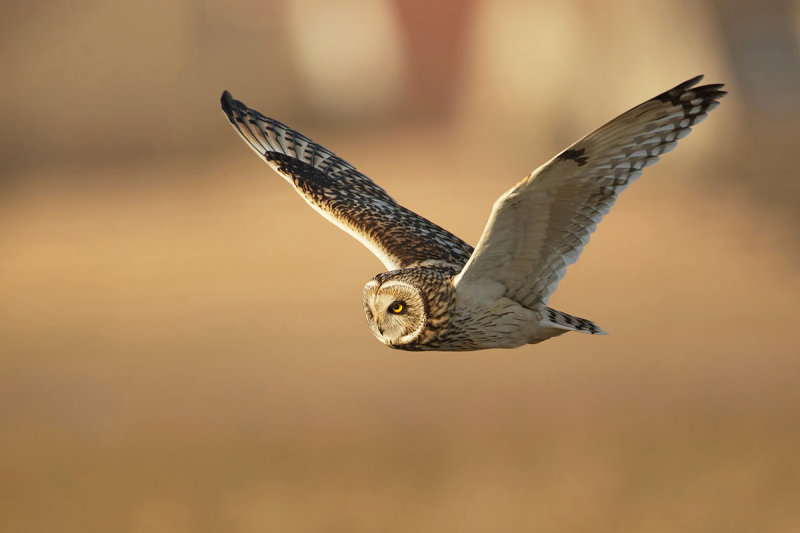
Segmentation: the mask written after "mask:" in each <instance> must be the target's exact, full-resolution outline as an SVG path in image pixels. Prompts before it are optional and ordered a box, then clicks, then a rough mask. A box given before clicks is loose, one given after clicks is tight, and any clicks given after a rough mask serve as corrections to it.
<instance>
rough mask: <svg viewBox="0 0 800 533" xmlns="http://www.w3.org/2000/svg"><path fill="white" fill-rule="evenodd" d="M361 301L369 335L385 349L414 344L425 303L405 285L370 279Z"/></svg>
mask: <svg viewBox="0 0 800 533" xmlns="http://www.w3.org/2000/svg"><path fill="white" fill-rule="evenodd" d="M363 301H364V312H365V313H366V315H367V322H368V323H369V326H370V328H371V329H372V333H373V334H374V335H375V336H376V337H377V338H378V340H380V341H381V342H382V343H384V344H386V345H388V346H391V347H394V348H397V347H402V346H405V345H408V344H411V343H414V342H415V341H417V339H418V338H419V336H420V335H421V334H422V332H423V331H424V330H425V326H426V324H427V321H428V312H427V299H426V298H425V296H424V294H423V293H422V292H421V291H420V290H419V289H418V288H416V287H414V286H413V285H411V284H410V283H408V282H407V281H403V280H398V279H390V280H388V281H385V282H384V283H381V282H380V281H379V280H377V279H373V280H371V281H370V282H369V283H367V285H366V286H365V287H364V298H363Z"/></svg>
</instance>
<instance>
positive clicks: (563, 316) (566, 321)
mask: <svg viewBox="0 0 800 533" xmlns="http://www.w3.org/2000/svg"><path fill="white" fill-rule="evenodd" d="M544 311H545V312H544V313H543V315H544V316H543V320H542V325H543V326H544V327H551V328H553V329H558V330H564V331H565V332H566V331H579V332H581V333H588V334H590V335H608V333H606V332H605V331H603V330H602V329H600V328H599V327H598V326H597V324H595V323H594V322H592V321H591V320H586V319H585V318H578V317H577V316H572V315H568V314H567V313H564V312H563V311H556V310H555V309H551V308H549V307H546V308H545V310H544Z"/></svg>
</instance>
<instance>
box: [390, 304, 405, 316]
mask: <svg viewBox="0 0 800 533" xmlns="http://www.w3.org/2000/svg"><path fill="white" fill-rule="evenodd" d="M405 310H406V303H405V302H392V305H390V306H389V312H390V313H394V314H396V315H399V314H400V313H402V312H403V311H405Z"/></svg>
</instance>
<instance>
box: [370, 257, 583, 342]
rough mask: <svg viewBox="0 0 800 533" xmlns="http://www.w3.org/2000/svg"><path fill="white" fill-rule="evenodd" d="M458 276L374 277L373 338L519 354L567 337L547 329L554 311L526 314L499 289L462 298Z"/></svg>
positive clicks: (440, 269)
mask: <svg viewBox="0 0 800 533" xmlns="http://www.w3.org/2000/svg"><path fill="white" fill-rule="evenodd" d="M459 271H460V268H458V267H455V266H437V267H414V268H406V269H401V270H396V271H390V272H384V273H381V274H378V275H377V276H375V277H374V278H373V279H372V280H370V281H369V282H368V283H367V284H366V286H365V287H364V293H363V298H362V301H363V304H364V312H365V315H366V317H367V323H368V324H369V326H370V327H371V328H372V332H373V334H374V335H375V336H376V337H377V338H378V340H380V341H381V342H383V343H384V344H386V345H387V346H389V347H391V348H397V349H402V350H411V351H422V350H440V351H468V350H482V349H486V348H516V347H518V346H522V345H524V344H532V343H537V342H541V341H543V340H545V339H549V338H550V337H553V336H556V335H560V334H562V333H565V332H566V331H568V330H567V329H564V328H563V327H553V325H552V324H550V325H548V324H549V322H548V320H547V319H546V317H547V316H548V313H547V311H546V310H549V308H546V307H545V308H544V309H538V310H537V309H530V308H527V307H525V306H524V305H522V304H520V303H519V302H516V301H514V300H512V299H511V298H508V297H507V296H506V295H505V287H503V286H502V285H501V284H499V283H490V284H487V286H486V287H484V288H483V290H481V291H476V292H461V293H459V291H457V290H456V287H455V283H454V282H455V278H456V275H457V273H458V272H459ZM393 306H399V307H394V308H393ZM550 311H551V313H558V314H559V315H564V316H569V315H565V314H564V313H560V312H558V311H555V310H550ZM575 320H576V324H577V321H578V320H582V319H575ZM584 322H586V323H587V324H591V323H590V322H588V321H584Z"/></svg>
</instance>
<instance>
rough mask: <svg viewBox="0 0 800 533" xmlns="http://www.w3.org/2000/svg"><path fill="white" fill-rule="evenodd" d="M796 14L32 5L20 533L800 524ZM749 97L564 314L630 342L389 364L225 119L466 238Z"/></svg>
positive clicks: (25, 20) (25, 132)
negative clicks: (634, 114) (285, 128)
mask: <svg viewBox="0 0 800 533" xmlns="http://www.w3.org/2000/svg"><path fill="white" fill-rule="evenodd" d="M799 36H800V4H798V2H790V1H782V2H780V1H775V2H771V3H770V2H766V3H765V2H755V1H752V2H747V1H741V2H725V1H723V0H719V1H698V0H681V1H675V2H670V3H665V2H660V3H657V4H656V3H652V4H647V3H642V2H637V1H633V0H612V1H606V2H592V1H588V0H572V1H565V2H559V3H545V2H538V3H537V2H528V1H509V2H491V1H485V0H484V1H477V0H475V1H464V2H456V1H452V0H451V1H439V2H426V1H422V0H413V1H394V2H393V1H378V0H375V1H371V0H346V1H341V2H331V1H328V0H320V1H311V0H304V1H297V2H289V1H284V2H262V1H247V0H237V1H234V2H221V1H220V2H217V1H213V0H206V1H204V2H190V1H188V0H186V1H175V2H161V1H156V0H142V1H140V2H128V3H119V2H101V1H81V2H68V3H65V2H54V1H38V2H34V1H30V2H24V3H23V2H18V3H17V5H16V6H13V7H12V6H5V7H4V8H3V16H2V18H1V19H0V43H2V47H1V48H0V65H1V66H2V73H0V74H1V76H0V80H1V81H2V83H0V94H2V98H0V117H2V119H1V120H2V126H3V127H2V128H0V161H2V163H0V164H2V167H0V170H1V171H2V181H1V182H0V351H2V357H1V358H0V365H1V366H0V401H1V402H2V404H1V405H2V407H0V529H2V531H3V532H6V531H8V532H28V531H36V532H39V531H41V532H87V531H103V532H128V531H130V532H162V531H163V532H173V533H181V532H189V531H191V532H220V531H225V532H242V533H245V532H265V531H277V532H284V531H303V532H305V531H325V532H334V531H336V532H339V531H341V532H349V531H368V532H372V531H381V532H384V531H385V532H389V531H397V532H407V531H420V532H423V531H424V532H442V531H458V532H490V531H510V532H515V531H533V530H538V531H559V532H562V531H565V532H584V531H585V532H622V531H637V532H639V531H642V532H645V531H646V532H675V531H680V532H683V533H685V532H703V533H708V532H730V531H738V532H743V531H744V532H754V533H755V532H759V533H761V532H787V533H788V532H793V531H800V507H799V506H798V501H800V388H798V376H800V359H798V353H800V350H798V347H797V345H798V340H797V339H798V333H800V331H799V330H800V327H799V326H798V318H800V306H798V302H797V297H798V291H799V290H800V276H798V260H800V254H799V253H798V250H799V247H798V239H797V232H798V229H800V216H798V199H799V198H800V195H799V194H798V171H797V168H798V164H797V156H798V153H800V134H798V131H800V128H798V125H800V59H799V58H800V48H799V47H798V43H800V37H799ZM698 73H705V74H706V75H707V78H706V81H708V82H719V81H722V82H726V83H727V84H728V89H729V90H730V95H729V96H728V97H727V98H726V99H725V100H724V102H723V105H722V106H721V107H720V108H719V109H718V110H717V111H715V112H714V113H713V114H712V115H711V117H710V119H709V120H708V121H707V122H705V123H703V124H702V125H700V126H699V127H698V128H697V130H696V132H695V133H694V134H692V135H691V136H690V137H689V138H688V139H687V140H686V141H684V142H683V143H682V145H681V146H680V147H679V148H678V149H677V150H676V152H675V153H674V154H670V155H668V156H667V157H666V158H665V160H664V161H663V162H661V163H659V164H658V165H657V166H655V167H654V168H652V169H650V170H648V171H647V172H646V173H645V176H644V178H643V179H642V180H640V181H639V182H637V183H636V184H635V185H634V186H633V187H631V188H630V189H629V190H628V191H627V192H626V193H625V194H624V195H623V197H622V199H621V201H620V202H619V203H618V205H617V206H616V207H615V209H614V210H612V213H611V215H610V216H609V217H608V218H607V220H605V221H604V222H603V224H602V225H601V227H600V231H599V232H598V234H596V235H595V237H594V239H593V241H592V244H591V245H590V246H589V247H588V248H587V249H586V251H585V253H584V255H583V256H582V258H581V260H580V262H579V263H578V264H576V265H575V266H573V267H572V268H571V269H570V271H569V273H568V276H567V278H566V280H565V281H564V282H563V283H562V284H561V287H560V290H559V292H558V293H557V294H556V296H555V297H554V299H553V301H552V304H553V305H554V306H555V307H557V308H559V309H563V310H565V311H568V312H572V313H575V314H578V315H580V316H586V317H589V318H592V319H594V320H596V321H597V322H598V323H599V324H600V325H601V326H602V327H604V328H606V329H607V330H609V331H610V332H611V333H612V334H611V335H610V336H608V337H589V336H585V335H578V334H570V335H565V336H563V337H560V338H558V339H555V340H552V341H549V342H546V343H544V344H541V345H537V346H528V347H524V348H520V349H517V350H512V351H486V352H477V353H464V354H450V353H421V354H420V353H416V354H415V353H403V352H395V351H391V350H389V349H387V348H384V347H383V346H381V345H380V344H379V343H378V342H377V341H376V340H375V339H374V338H373V337H372V335H371V334H370V332H369V330H368V328H367V326H366V324H365V319H364V317H363V312H362V309H361V302H360V298H361V288H362V286H363V284H364V283H365V282H366V281H367V280H368V279H369V278H370V277H372V276H373V275H374V274H375V273H376V272H378V271H379V270H380V269H381V265H380V263H379V262H378V261H377V260H376V259H375V258H373V257H372V256H371V255H370V254H369V252H368V251H366V250H365V249H363V248H362V247H361V246H360V245H359V244H358V243H357V242H355V241H354V240H352V239H350V238H349V237H348V236H347V235H345V234H344V233H342V232H340V231H339V230H338V229H336V228H335V227H333V226H332V225H330V224H328V223H327V222H325V221H324V220H322V219H321V218H320V217H319V216H318V215H317V214H316V213H314V212H313V211H312V210H311V209H309V208H308V207H307V206H306V205H305V204H304V202H303V201H302V200H301V199H300V198H299V197H297V195H296V194H295V193H294V192H293V191H292V190H291V188H290V187H289V186H288V185H287V184H286V183H285V182H284V181H283V180H281V179H280V178H279V177H278V176H277V175H276V174H274V173H273V172H272V171H271V170H269V169H268V167H267V166H266V165H264V164H263V163H261V162H260V161H259V160H258V159H257V158H256V157H255V156H254V155H253V154H252V153H251V152H250V150H248V149H247V148H246V147H245V145H244V144H243V143H242V142H241V141H240V140H239V138H238V137H237V136H236V135H235V134H234V132H233V131H232V130H231V128H230V126H229V125H228V124H227V121H226V119H225V118H224V116H223V114H222V112H221V111H220V109H219V95H220V93H221V92H222V90H223V89H225V88H227V89H229V90H231V92H232V93H233V94H234V96H236V97H237V98H240V99H242V100H243V101H245V102H246V103H248V104H249V105H251V106H253V107H255V108H257V109H259V110H261V111H263V112H264V113H266V114H269V115H273V116H275V117H277V118H279V119H280V120H282V121H285V122H287V123H288V124H290V125H292V126H294V127H296V128H297V129H299V130H300V131H303V132H305V133H307V134H308V135H310V136H311V137H312V138H314V139H316V140H318V141H319V142H321V143H323V144H324V145H326V146H328V147H329V148H331V149H333V150H334V151H336V152H337V153H338V154H340V155H341V156H343V157H345V158H347V159H348V160H350V161H352V162H353V163H355V164H356V165H358V167H359V168H360V169H361V170H363V171H364V172H365V173H367V174H368V175H371V176H373V177H374V178H376V180H377V181H378V182H379V183H380V184H381V185H383V186H384V187H386V188H387V189H388V190H389V191H390V192H391V193H392V194H393V195H394V196H395V197H396V198H397V199H398V200H400V201H401V202H403V203H405V204H406V205H408V206H409V207H411V208H412V209H414V210H416V211H418V212H420V213H422V214H423V215H426V216H428V217H429V218H432V219H433V220H434V221H436V222H438V223H440V224H442V225H443V226H445V227H447V228H448V229H450V230H452V231H454V232H456V233H458V234H459V235H461V236H462V237H464V238H465V239H466V240H468V241H470V242H472V243H475V242H476V241H477V239H478V237H479V235H480V232H481V229H482V227H483V224H484V222H485V220H486V217H487V216H488V214H489V210H490V208H491V205H492V203H493V202H494V200H495V198H496V197H497V196H498V195H499V194H500V193H501V192H503V191H504V190H505V189H507V188H508V187H510V186H511V185H512V184H513V183H515V182H516V181H517V180H518V179H520V178H521V177H523V176H524V175H525V174H527V173H528V172H529V171H530V170H531V169H533V168H534V167H536V166H538V165H539V164H540V163H542V162H543V161H544V160H546V159H548V158H549V157H551V156H552V155H554V154H555V153H556V151H558V150H559V149H561V148H563V147H565V146H566V145H567V144H569V142H571V141H572V140H574V139H575V138H577V137H579V136H581V135H582V134H584V133H586V132H587V131H589V130H590V129H591V128H593V127H595V126H597V125H599V124H600V123H602V122H604V121H605V120H607V119H610V118H611V117H613V116H615V115H616V114H618V113H620V112H622V111H624V110H626V109H627V108H629V107H631V106H633V105H635V104H637V103H639V102H641V101H643V100H644V99H646V98H649V97H651V96H653V95H655V94H657V93H659V92H661V91H662V90H665V89H667V88H669V87H671V86H673V85H675V84H677V83H679V82H681V81H683V80H685V79H687V78H689V77H691V76H693V75H695V74H698Z"/></svg>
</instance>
